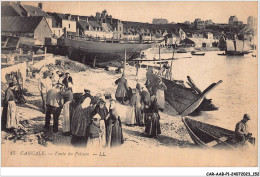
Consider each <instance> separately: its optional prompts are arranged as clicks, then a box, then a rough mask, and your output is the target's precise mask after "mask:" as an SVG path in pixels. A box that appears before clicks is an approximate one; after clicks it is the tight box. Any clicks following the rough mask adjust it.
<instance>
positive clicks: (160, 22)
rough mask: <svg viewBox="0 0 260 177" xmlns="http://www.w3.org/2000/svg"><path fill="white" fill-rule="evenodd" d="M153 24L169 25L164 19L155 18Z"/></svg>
mask: <svg viewBox="0 0 260 177" xmlns="http://www.w3.org/2000/svg"><path fill="white" fill-rule="evenodd" d="M152 24H168V20H167V19H164V18H154V19H153V22H152Z"/></svg>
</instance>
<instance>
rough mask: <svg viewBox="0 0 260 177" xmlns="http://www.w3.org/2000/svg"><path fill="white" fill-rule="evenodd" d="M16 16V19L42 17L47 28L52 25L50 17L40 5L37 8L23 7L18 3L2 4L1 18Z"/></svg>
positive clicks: (6, 2)
mask: <svg viewBox="0 0 260 177" xmlns="http://www.w3.org/2000/svg"><path fill="white" fill-rule="evenodd" d="M8 16H18V17H44V18H45V19H46V21H47V22H48V24H49V26H51V24H52V21H51V20H52V19H51V17H50V16H49V15H48V14H47V13H46V12H44V11H43V5H42V3H38V7H35V6H30V5H23V4H22V3H21V2H20V1H17V3H16V2H11V1H10V2H8V1H5V2H2V6H1V17H8Z"/></svg>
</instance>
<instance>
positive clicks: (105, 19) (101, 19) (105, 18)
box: [96, 10, 124, 39]
mask: <svg viewBox="0 0 260 177" xmlns="http://www.w3.org/2000/svg"><path fill="white" fill-rule="evenodd" d="M96 19H97V22H98V23H99V24H100V25H101V26H104V27H105V30H106V29H112V31H113V39H123V35H124V34H123V33H124V26H123V23H122V21H121V20H119V19H115V18H112V16H111V15H108V13H107V11H106V10H103V11H102V12H101V13H100V12H96ZM107 26H108V28H106V27H107Z"/></svg>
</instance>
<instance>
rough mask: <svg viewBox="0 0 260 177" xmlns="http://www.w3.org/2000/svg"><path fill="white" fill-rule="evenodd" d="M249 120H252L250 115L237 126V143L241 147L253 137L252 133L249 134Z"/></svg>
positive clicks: (245, 116)
mask: <svg viewBox="0 0 260 177" xmlns="http://www.w3.org/2000/svg"><path fill="white" fill-rule="evenodd" d="M248 120H250V117H249V115H248V114H244V117H243V119H242V120H241V121H239V122H238V123H237V124H236V129H235V141H236V142H237V143H239V144H241V145H243V144H245V143H246V140H248V139H250V138H251V136H252V133H249V132H248V125H247V121H248Z"/></svg>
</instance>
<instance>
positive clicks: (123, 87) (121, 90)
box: [115, 74, 129, 104]
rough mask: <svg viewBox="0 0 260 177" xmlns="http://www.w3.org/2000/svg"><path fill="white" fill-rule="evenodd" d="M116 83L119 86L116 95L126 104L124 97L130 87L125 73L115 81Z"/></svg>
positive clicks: (118, 99)
mask: <svg viewBox="0 0 260 177" xmlns="http://www.w3.org/2000/svg"><path fill="white" fill-rule="evenodd" d="M115 84H117V85H118V87H117V89H116V95H115V97H116V100H117V101H119V102H121V103H122V104H124V98H125V96H126V94H127V91H128V88H129V87H128V85H127V80H126V79H125V76H124V74H123V75H122V77H121V78H119V79H117V80H116V81H115Z"/></svg>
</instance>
